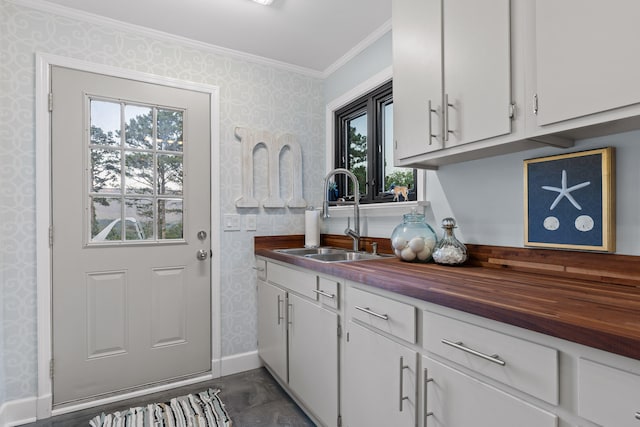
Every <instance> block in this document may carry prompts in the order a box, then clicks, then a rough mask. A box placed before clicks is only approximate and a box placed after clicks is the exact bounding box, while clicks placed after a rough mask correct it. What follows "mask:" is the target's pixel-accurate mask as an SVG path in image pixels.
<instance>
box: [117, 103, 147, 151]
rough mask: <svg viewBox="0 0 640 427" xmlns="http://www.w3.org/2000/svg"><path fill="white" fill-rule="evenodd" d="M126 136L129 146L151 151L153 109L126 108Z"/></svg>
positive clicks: (130, 106) (133, 106)
mask: <svg viewBox="0 0 640 427" xmlns="http://www.w3.org/2000/svg"><path fill="white" fill-rule="evenodd" d="M124 122H125V127H124V131H125V135H126V140H127V146H128V147H131V148H142V149H149V148H151V147H152V144H151V141H153V109H151V108H149V107H139V106H137V105H126V106H125V108H124Z"/></svg>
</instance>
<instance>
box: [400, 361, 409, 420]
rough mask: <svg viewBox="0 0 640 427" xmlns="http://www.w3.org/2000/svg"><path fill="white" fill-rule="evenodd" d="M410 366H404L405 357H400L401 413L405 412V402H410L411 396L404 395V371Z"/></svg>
mask: <svg viewBox="0 0 640 427" xmlns="http://www.w3.org/2000/svg"><path fill="white" fill-rule="evenodd" d="M408 367H409V365H405V364H404V357H403V356H400V412H402V411H403V407H402V406H403V402H404V401H405V400H409V396H403V394H404V370H405V369H407V368H408Z"/></svg>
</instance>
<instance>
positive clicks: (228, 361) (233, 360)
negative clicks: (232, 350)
mask: <svg viewBox="0 0 640 427" xmlns="http://www.w3.org/2000/svg"><path fill="white" fill-rule="evenodd" d="M220 365H221V369H220V376H222V377H224V376H226V375H231V374H237V373H239V372H244V371H250V370H251V369H257V368H260V367H262V360H260V357H258V351H257V350H255V351H249V352H247V353H240V354H234V355H231V356H225V357H223V358H222V360H221V361H220Z"/></svg>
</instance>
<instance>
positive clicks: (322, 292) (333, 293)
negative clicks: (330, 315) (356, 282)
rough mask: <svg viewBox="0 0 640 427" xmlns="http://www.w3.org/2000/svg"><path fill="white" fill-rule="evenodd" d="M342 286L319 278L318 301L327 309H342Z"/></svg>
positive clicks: (333, 281)
mask: <svg viewBox="0 0 640 427" xmlns="http://www.w3.org/2000/svg"><path fill="white" fill-rule="evenodd" d="M339 291H340V284H339V283H338V282H336V281H335V280H331V279H327V278H324V277H319V278H318V291H317V293H318V299H319V300H320V302H321V303H322V304H324V305H326V306H327V307H331V308H334V309H336V310H337V309H338V308H340V301H339Z"/></svg>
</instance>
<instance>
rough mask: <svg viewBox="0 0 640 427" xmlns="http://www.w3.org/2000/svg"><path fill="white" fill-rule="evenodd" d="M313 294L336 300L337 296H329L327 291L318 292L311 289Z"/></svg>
mask: <svg viewBox="0 0 640 427" xmlns="http://www.w3.org/2000/svg"><path fill="white" fill-rule="evenodd" d="M311 290H312V291H313V292H315V293H316V294H318V295H322V296H323V297H327V298H331V299H334V298H335V297H336V296H335V294H328V293H326V292H325V291H321V290H316V289H311Z"/></svg>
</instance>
